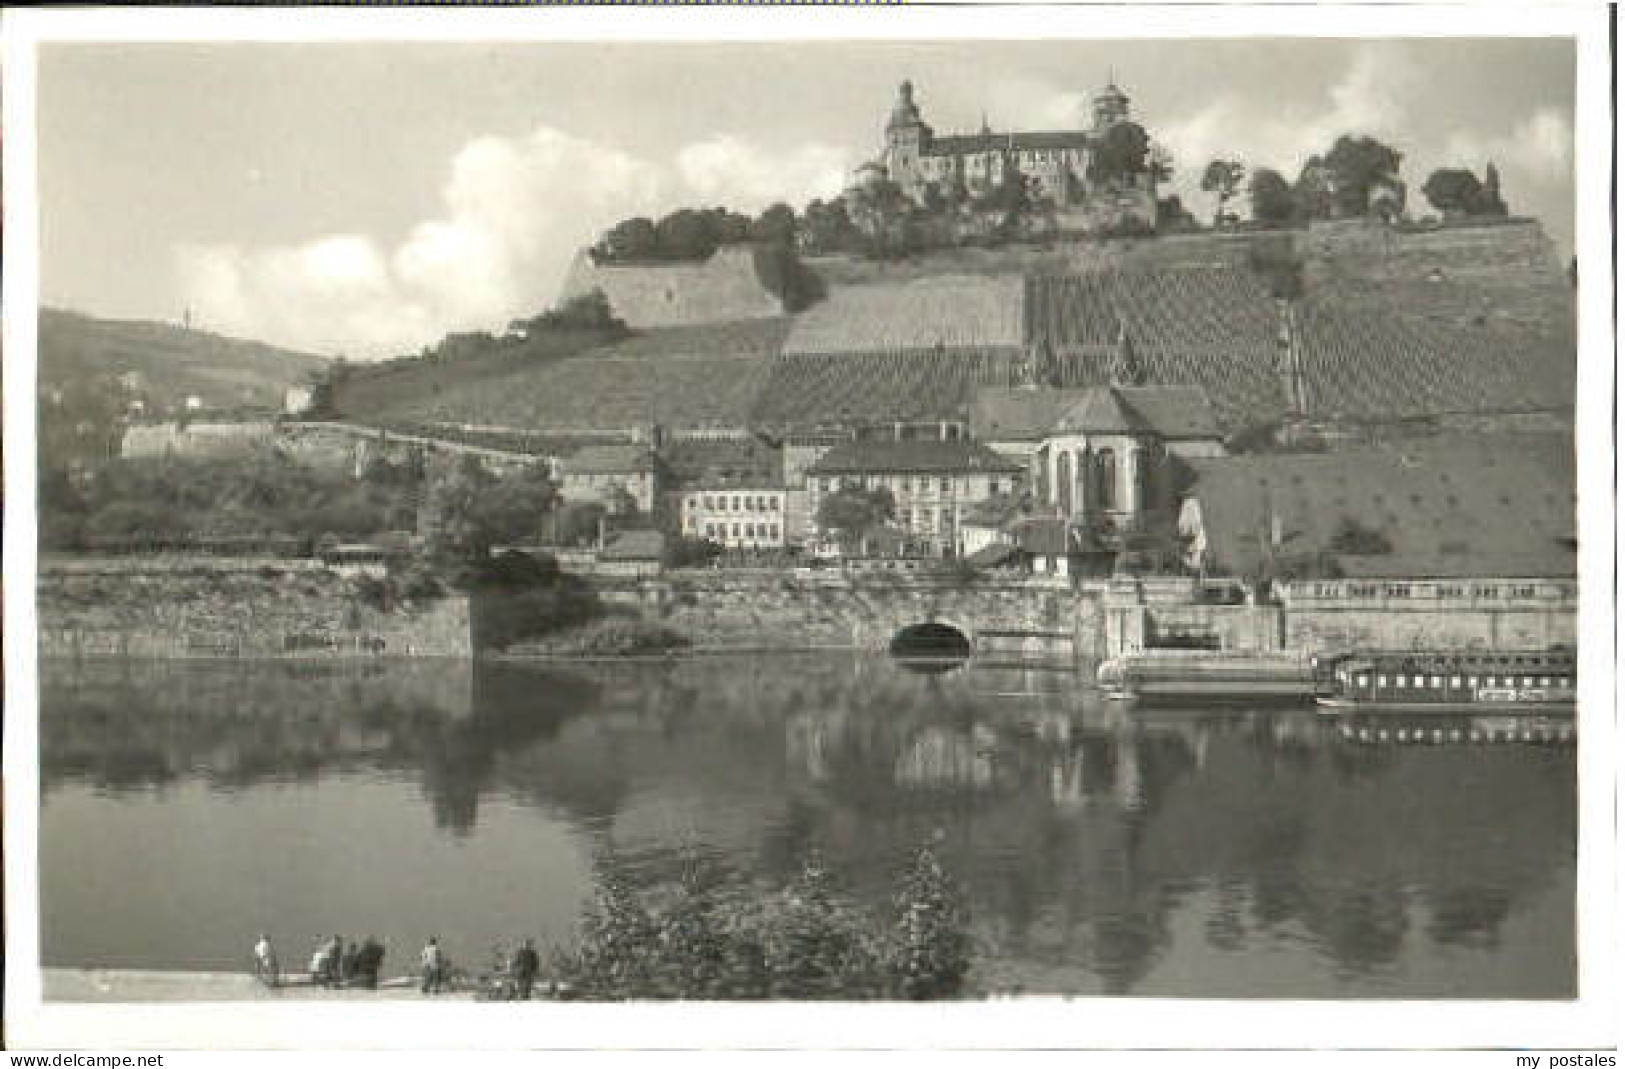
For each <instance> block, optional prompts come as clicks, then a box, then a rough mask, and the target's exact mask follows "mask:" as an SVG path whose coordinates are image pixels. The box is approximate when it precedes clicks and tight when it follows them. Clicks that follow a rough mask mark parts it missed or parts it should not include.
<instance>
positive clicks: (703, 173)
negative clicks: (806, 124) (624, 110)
mask: <svg viewBox="0 0 1625 1069" xmlns="http://www.w3.org/2000/svg"><path fill="white" fill-rule="evenodd" d="M851 165H852V161H851V160H849V159H848V158H847V153H846V152H845V151H843V150H841V149H838V148H835V147H834V146H833V145H824V144H817V143H814V144H808V145H803V146H801V147H800V148H798V149H796V150H795V151H793V152H788V153H782V154H769V153H767V152H764V151H762V150H761V149H760V148H758V147H757V146H755V145H752V144H750V143H749V142H747V141H745V140H743V139H741V138H738V137H734V136H733V135H731V134H724V135H720V136H718V137H713V138H710V139H708V140H706V141H698V142H695V143H694V144H692V145H688V146H686V147H684V148H683V149H682V150H681V151H680V152H678V154H677V172H678V174H679V175H680V176H681V178H682V180H683V182H684V183H685V184H686V185H687V186H688V188H689V189H691V190H693V191H694V193H695V194H696V195H697V196H698V197H699V198H700V199H701V200H702V202H703V203H704V204H705V205H706V206H709V205H711V204H712V203H713V202H715V203H720V204H722V205H724V206H726V207H728V208H732V209H733V210H735V211H743V212H751V213H756V212H760V211H761V210H762V209H763V208H766V207H767V206H768V205H770V204H772V203H773V202H775V201H784V202H786V203H788V204H792V205H795V206H797V207H799V206H800V205H802V204H805V203H806V202H807V201H809V200H811V199H812V198H814V197H824V198H827V197H830V196H833V195H835V194H837V193H839V192H840V191H841V187H842V185H843V181H842V179H843V178H844V176H845V174H846V172H847V170H848V169H849V168H850V167H851Z"/></svg>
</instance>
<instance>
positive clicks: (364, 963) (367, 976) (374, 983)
mask: <svg viewBox="0 0 1625 1069" xmlns="http://www.w3.org/2000/svg"><path fill="white" fill-rule="evenodd" d="M383 967H384V944H382V943H380V942H379V941H378V940H377V939H376V938H374V937H373V936H370V935H369V936H367V939H366V942H364V943H362V944H361V950H360V952H359V953H357V954H356V969H357V970H358V971H359V972H360V973H361V981H362V983H364V984H366V985H367V988H368V989H369V990H372V991H376V990H378V973H379V971H380V970H382V969H383Z"/></svg>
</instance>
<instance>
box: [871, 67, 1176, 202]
mask: <svg viewBox="0 0 1625 1069" xmlns="http://www.w3.org/2000/svg"><path fill="white" fill-rule="evenodd" d="M1130 121H1131V118H1130V113H1129V98H1128V95H1127V94H1126V93H1124V92H1123V91H1122V90H1121V89H1119V88H1118V87H1117V86H1115V85H1109V84H1108V85H1107V86H1106V87H1105V88H1104V89H1102V90H1101V91H1100V93H1099V94H1098V95H1096V97H1095V99H1094V118H1093V123H1092V124H1091V126H1090V127H1089V129H1086V130H1055V131H1029V132H1019V133H1016V132H1011V133H996V132H994V131H993V130H992V129H991V128H990V127H989V126H988V125H987V121H986V119H984V120H983V122H982V129H981V130H980V131H979V132H977V133H974V134H947V135H939V134H937V133H936V131H934V130H933V129H932V128H931V126H930V125H929V124H928V123H927V122H926V121H925V119H924V118H923V117H922V116H921V114H920V108H919V106H918V105H917V104H916V103H915V101H914V86H913V83H911V82H907V81H905V82H903V83H902V85H900V86H899V87H898V90H897V103H896V104H895V105H894V106H893V107H892V113H891V118H890V119H889V120H888V121H887V123H886V146H885V150H884V152H883V153H882V155H881V158H880V160H879V161H878V162H879V165H880V166H881V167H883V168H884V171H885V175H886V177H888V178H890V179H891V180H892V181H894V182H896V183H897V184H898V185H899V186H901V187H902V189H903V191H904V192H905V193H907V194H908V196H909V197H910V198H912V199H913V200H914V201H915V202H916V203H924V202H925V200H926V198H927V196H928V194H927V188H928V187H930V186H935V187H936V191H937V192H938V193H939V194H943V195H947V194H948V193H949V191H950V190H952V189H955V188H956V187H957V188H962V189H963V190H965V191H966V192H967V193H969V194H970V195H971V196H975V195H978V194H980V193H983V192H986V191H988V190H992V189H995V188H997V187H998V185H999V184H1000V183H1001V182H1002V181H1003V180H1004V178H1005V176H1006V175H1007V174H1008V173H1009V172H1010V171H1011V170H1019V171H1020V172H1021V173H1023V174H1025V175H1026V176H1027V177H1028V179H1029V180H1030V181H1031V182H1032V190H1033V193H1034V195H1035V196H1036V197H1038V198H1041V199H1047V200H1049V201H1050V202H1052V203H1053V204H1054V205H1055V207H1056V209H1057V211H1058V212H1060V213H1062V222H1063V225H1066V224H1070V225H1071V226H1074V227H1083V226H1088V225H1091V224H1092V225H1093V226H1096V227H1098V226H1100V225H1104V224H1107V223H1110V222H1120V221H1121V220H1122V219H1123V218H1124V217H1125V216H1128V217H1132V218H1135V219H1138V220H1139V221H1140V222H1143V223H1144V224H1145V225H1146V226H1154V225H1155V223H1156V208H1157V197H1156V180H1155V177H1154V175H1153V174H1152V173H1150V172H1149V171H1147V172H1146V173H1143V174H1139V175H1134V176H1131V177H1125V178H1121V179H1114V180H1113V181H1112V182H1111V183H1109V185H1108V184H1104V183H1096V182H1093V181H1091V179H1090V177H1089V171H1090V163H1091V161H1092V160H1093V158H1094V154H1095V152H1096V151H1097V150H1098V148H1099V146H1100V144H1101V141H1102V139H1103V138H1105V136H1106V134H1107V132H1108V131H1110V130H1111V129H1112V128H1113V127H1114V126H1117V125H1118V124H1120V123H1126V122H1130ZM1069 215H1070V216H1071V217H1070V218H1068V217H1067V216H1069Z"/></svg>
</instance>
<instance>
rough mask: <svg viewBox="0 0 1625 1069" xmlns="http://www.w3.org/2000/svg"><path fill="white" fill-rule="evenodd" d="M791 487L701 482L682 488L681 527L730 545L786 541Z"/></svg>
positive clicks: (751, 546) (687, 532) (688, 532)
mask: <svg viewBox="0 0 1625 1069" xmlns="http://www.w3.org/2000/svg"><path fill="white" fill-rule="evenodd" d="M788 504H789V491H788V490H786V489H785V488H784V487H781V486H740V485H700V486H696V487H693V488H691V489H688V490H685V491H683V494H682V504H681V506H680V508H681V516H682V531H683V534H684V535H685V536H687V537H689V538H704V539H706V540H708V541H711V542H715V543H716V544H717V545H719V546H726V547H727V548H729V549H778V548H782V547H783V546H784V545H786V544H787V542H788V540H789V531H788V520H787V517H788V514H789V509H788Z"/></svg>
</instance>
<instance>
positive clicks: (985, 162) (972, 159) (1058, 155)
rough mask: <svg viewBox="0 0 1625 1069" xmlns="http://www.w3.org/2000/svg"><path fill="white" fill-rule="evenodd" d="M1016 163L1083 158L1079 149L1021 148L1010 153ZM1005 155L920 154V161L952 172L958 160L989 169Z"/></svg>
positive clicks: (1056, 162) (941, 171) (930, 168)
mask: <svg viewBox="0 0 1625 1069" xmlns="http://www.w3.org/2000/svg"><path fill="white" fill-rule="evenodd" d="M1010 158H1013V159H1014V160H1015V161H1016V162H1017V163H1021V164H1028V165H1031V164H1052V165H1060V164H1065V163H1080V162H1082V160H1083V152H1082V150H1081V149H1053V148H1040V149H1021V150H1019V151H1017V152H1015V153H1013V154H1012V155H1011V157H1010ZM1005 159H1006V156H1005V154H1004V153H1003V152H978V153H965V154H964V155H953V156H936V155H931V156H921V157H920V162H921V163H922V164H923V165H924V167H925V169H926V170H927V171H935V172H936V173H938V174H952V173H953V171H954V169H955V168H956V167H957V166H959V164H960V161H963V162H964V165H965V166H967V167H972V168H976V169H979V170H990V169H992V168H994V167H998V166H1000V165H1002V164H1003V163H1004V161H1005Z"/></svg>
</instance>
